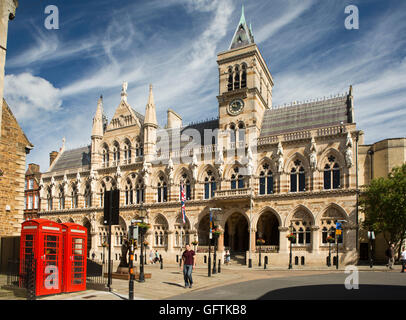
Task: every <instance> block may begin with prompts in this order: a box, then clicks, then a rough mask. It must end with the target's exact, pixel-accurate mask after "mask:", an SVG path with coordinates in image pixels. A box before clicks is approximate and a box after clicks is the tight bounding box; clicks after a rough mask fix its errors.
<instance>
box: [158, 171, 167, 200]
mask: <svg viewBox="0 0 406 320" xmlns="http://www.w3.org/2000/svg"><path fill="white" fill-rule="evenodd" d="M157 201H158V202H167V201H168V186H167V184H166V181H165V179H164V177H163V176H160V177H159V182H158V194H157Z"/></svg>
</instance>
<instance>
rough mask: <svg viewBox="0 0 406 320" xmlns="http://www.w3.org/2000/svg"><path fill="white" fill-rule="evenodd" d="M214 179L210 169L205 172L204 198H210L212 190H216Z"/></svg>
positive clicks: (212, 194) (212, 195)
mask: <svg viewBox="0 0 406 320" xmlns="http://www.w3.org/2000/svg"><path fill="white" fill-rule="evenodd" d="M216 188H217V185H216V179H215V178H214V176H213V173H212V171H211V170H208V171H207V172H206V177H205V179H204V198H205V199H210V198H213V197H214V192H215V191H216Z"/></svg>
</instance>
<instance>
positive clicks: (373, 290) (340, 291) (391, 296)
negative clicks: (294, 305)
mask: <svg viewBox="0 0 406 320" xmlns="http://www.w3.org/2000/svg"><path fill="white" fill-rule="evenodd" d="M405 292H406V290H405V287H404V286H389V285H388V286H386V285H359V289H352V290H347V289H346V288H345V286H344V285H343V284H342V285H339V284H332V285H317V286H301V287H291V288H283V289H277V290H273V291H269V292H268V293H266V294H264V295H263V296H261V297H259V298H258V300H285V299H286V300H287V299H289V300H313V299H314V300H334V299H339V300H353V299H361V300H362V299H368V300H371V299H372V300H374V299H379V300H406V294H405Z"/></svg>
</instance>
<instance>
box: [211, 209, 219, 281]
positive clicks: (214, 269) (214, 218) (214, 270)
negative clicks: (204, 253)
mask: <svg viewBox="0 0 406 320" xmlns="http://www.w3.org/2000/svg"><path fill="white" fill-rule="evenodd" d="M209 211H210V216H209V219H210V220H209V229H210V230H209V260H208V276H209V277H211V255H210V252H211V240H212V238H213V232H212V230H213V220H214V222H216V223H217V222H218V218H217V216H213V211H221V209H220V208H210V209H209ZM214 245H215V244H214ZM215 266H216V247H214V261H213V274H215V273H216V267H215Z"/></svg>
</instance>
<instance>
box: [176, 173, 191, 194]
mask: <svg viewBox="0 0 406 320" xmlns="http://www.w3.org/2000/svg"><path fill="white" fill-rule="evenodd" d="M182 179H183V184H184V187H185V192H186V200H190V199H192V187H191V184H190V179H189V177H188V176H187V174H186V173H184V174H183V175H182ZM181 195H182V185H180V186H179V200H181Z"/></svg>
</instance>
